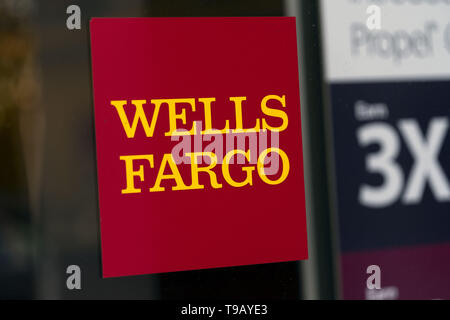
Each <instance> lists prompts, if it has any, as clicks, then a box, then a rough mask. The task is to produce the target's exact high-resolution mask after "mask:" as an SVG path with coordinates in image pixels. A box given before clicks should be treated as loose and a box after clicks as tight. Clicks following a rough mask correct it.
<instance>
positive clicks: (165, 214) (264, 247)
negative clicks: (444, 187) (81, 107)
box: [91, 18, 307, 277]
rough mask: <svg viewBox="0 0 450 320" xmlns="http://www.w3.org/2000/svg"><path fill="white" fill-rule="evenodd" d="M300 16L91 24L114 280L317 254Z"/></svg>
mask: <svg viewBox="0 0 450 320" xmlns="http://www.w3.org/2000/svg"><path fill="white" fill-rule="evenodd" d="M296 44H297V42H296V29H295V20H294V18H126V19H123V18H95V19H92V20H91V49H92V72H93V86H94V104H95V128H96V141H97V164H98V186H99V205H100V226H101V242H102V261H103V276H104V277H117V276H126V275H138V274H148V273H160V272H171V271H181V270H192V269H204V268H216V267H228V266H237V265H250V264H262V263H272V262H283V261H293V260H301V259H306V258H307V243H306V221H305V220H306V219H305V200H304V181H303V160H302V141H301V121H300V102H299V100H300V99H299V83H298V67H297V65H298V62H297V61H298V60H297V45H296Z"/></svg>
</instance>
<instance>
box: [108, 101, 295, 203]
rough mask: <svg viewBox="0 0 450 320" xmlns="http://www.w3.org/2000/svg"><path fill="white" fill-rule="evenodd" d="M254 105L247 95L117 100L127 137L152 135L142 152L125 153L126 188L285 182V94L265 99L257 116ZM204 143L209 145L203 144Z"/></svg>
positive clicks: (141, 189)
mask: <svg viewBox="0 0 450 320" xmlns="http://www.w3.org/2000/svg"><path fill="white" fill-rule="evenodd" d="M247 103H248V104H250V103H251V102H250V101H247V98H246V97H230V98H228V99H227V100H225V101H220V103H219V102H216V98H185V99H152V100H150V101H147V100H131V101H127V100H112V101H111V102H110V104H111V106H112V108H111V111H112V112H115V113H116V114H117V119H118V122H117V124H120V125H121V126H122V127H123V134H124V139H127V140H130V141H129V143H130V144H132V143H133V139H136V140H139V141H140V142H141V143H142V140H145V141H147V143H146V144H145V146H146V148H145V150H143V152H142V153H140V154H122V155H119V158H118V159H117V160H118V161H122V163H123V169H124V175H123V177H124V179H123V188H122V190H121V193H122V194H133V193H142V192H162V191H166V190H173V191H180V190H196V189H205V188H212V189H220V188H223V187H224V184H226V185H229V186H231V187H236V188H240V187H251V186H253V185H254V183H255V181H256V180H258V181H260V182H262V183H265V184H267V185H278V184H281V183H283V182H284V181H285V180H286V179H287V177H288V175H289V168H290V164H289V157H288V155H287V154H286V153H285V152H284V151H283V150H282V149H281V148H280V145H279V135H280V133H281V132H283V131H284V130H286V128H287V127H288V116H287V113H286V111H285V110H286V108H287V105H286V96H284V95H282V96H279V95H267V96H265V97H263V98H262V99H261V101H258V103H259V104H260V110H259V112H258V114H257V115H256V116H255V115H254V114H250V113H249V112H246V107H245V106H246V104H247ZM253 107H254V106H253ZM252 110H258V109H257V108H252ZM216 114H217V115H218V116H217V117H215V115H216ZM244 115H245V117H244ZM213 123H214V125H218V126H219V128H220V129H216V128H214V125H213ZM248 123H251V124H252V125H251V126H248ZM269 133H270V136H271V142H270V144H268V142H267V140H266V139H267V137H268V136H269ZM153 140H156V141H157V143H154V144H152V141H153ZM161 140H163V142H161ZM180 140H181V142H178V143H174V142H173V141H180ZM199 141H200V142H199ZM203 141H209V142H210V143H208V144H207V145H206V146H205V147H203V145H202V142H203ZM198 142H199V143H198ZM141 149H142V148H141ZM141 149H140V150H141ZM148 150H151V151H152V152H147V151H148ZM258 183H259V182H258Z"/></svg>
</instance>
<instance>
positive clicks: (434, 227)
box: [0, 0, 450, 299]
mask: <svg viewBox="0 0 450 320" xmlns="http://www.w3.org/2000/svg"><path fill="white" fill-rule="evenodd" d="M70 5H77V6H78V7H79V8H80V12H81V29H74V30H69V29H68V28H67V26H66V20H67V19H68V17H69V16H70V14H68V13H67V12H66V10H67V8H68V7H69V6H70ZM374 5H375V6H374ZM182 16H193V17H199V16H212V17H214V16H295V17H296V18H297V32H298V47H299V71H300V92H301V105H302V106H301V108H302V130H303V133H302V134H303V143H304V146H303V148H304V150H303V153H304V162H305V186H306V200H307V201H306V203H307V208H306V210H307V221H308V245H309V252H310V258H309V259H308V261H302V262H289V263H278V264H267V265H258V266H245V267H235V268H223V269H213V270H201V271H187V272H176V273H170V274H160V275H149V276H135V277H125V278H114V279H102V278H101V260H100V237H99V225H98V202H97V183H96V161H95V143H94V115H93V99H92V82H91V67H90V47H89V42H90V41H89V20H90V18H91V17H182ZM449 116H450V2H449V1H446V0H434V1H431V0H422V1H421V0H405V1H395V0H385V1H375V0H320V1H319V0H270V1H269V0H239V1H238V0H193V1H183V0H165V1H154V0H129V1H119V0H105V1H87V0H85V1H65V0H61V1H47V0H0V146H1V150H2V153H1V154H2V157H1V158H0V163H1V166H0V219H1V220H0V299H23V298H24V299H109V298H111V299H183V298H190V299H195V298H199V299H220V298H225V299H226V298H228V299H232V298H234V299H241V298H253V299H447V298H450V187H449V179H450V143H449V129H448V128H449V125H448V124H449ZM70 265H78V266H80V268H81V272H82V274H81V279H82V280H81V285H82V289H81V290H68V288H67V286H66V280H67V277H68V274H67V273H66V269H67V267H68V266H70ZM373 265H375V266H378V267H379V268H380V273H381V288H379V289H376V290H371V289H370V288H368V287H367V278H368V277H369V276H370V273H368V272H367V268H368V267H369V266H373Z"/></svg>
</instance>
